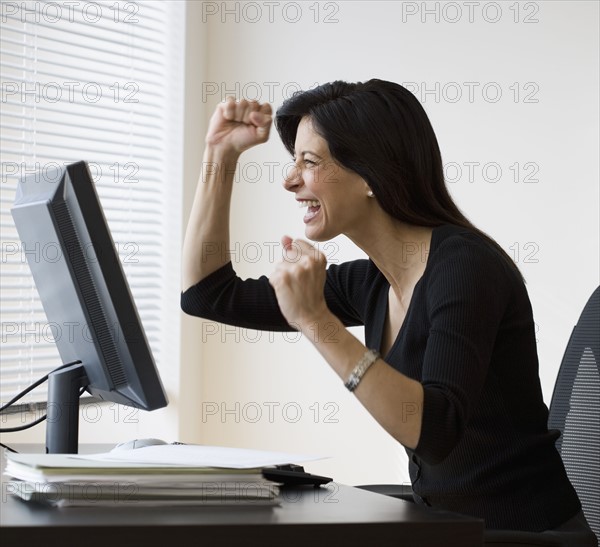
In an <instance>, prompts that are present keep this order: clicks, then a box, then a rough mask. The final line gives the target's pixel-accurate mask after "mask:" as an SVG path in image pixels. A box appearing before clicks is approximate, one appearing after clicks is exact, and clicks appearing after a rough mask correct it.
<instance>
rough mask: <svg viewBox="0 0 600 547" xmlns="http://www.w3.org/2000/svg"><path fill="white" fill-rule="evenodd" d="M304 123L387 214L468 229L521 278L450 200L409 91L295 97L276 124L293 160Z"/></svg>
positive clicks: (342, 87)
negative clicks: (305, 120) (305, 119)
mask: <svg viewBox="0 0 600 547" xmlns="http://www.w3.org/2000/svg"><path fill="white" fill-rule="evenodd" d="M304 116H309V117H310V118H311V121H312V124H313V127H314V129H315V131H316V132H317V133H318V134H319V135H320V136H321V137H323V138H324V139H325V140H326V141H327V143H328V145H329V150H330V152H331V156H332V157H333V159H334V160H336V161H337V162H338V163H339V164H340V165H342V166H343V167H345V168H346V169H350V170H351V171H354V172H355V173H357V174H358V175H360V176H361V177H362V178H363V179H364V180H365V181H366V182H367V184H368V185H369V187H370V188H371V190H372V191H373V193H374V194H375V197H376V198H377V200H378V202H379V204H380V205H381V207H382V208H383V210H384V211H386V212H387V213H388V214H389V215H391V216H392V217H394V218H396V219H398V220H401V221H403V222H406V223H407V224H413V225H417V226H430V227H435V226H440V225H442V224H454V225H457V226H462V227H464V228H467V229H469V230H471V231H473V232H475V233H477V234H478V235H479V236H481V237H482V238H483V239H485V240H486V241H488V242H489V243H490V244H491V245H492V246H493V247H494V248H496V250H497V251H499V253H500V255H501V256H502V257H503V258H504V259H505V260H506V261H507V262H508V263H509V264H510V266H511V267H512V268H514V269H515V270H516V271H517V272H518V273H519V276H521V273H520V272H519V270H518V268H517V266H516V265H515V263H514V262H513V261H512V260H511V258H510V257H509V256H508V254H507V253H506V252H505V251H504V250H503V249H502V247H500V245H498V243H496V241H494V240H493V239H492V238H491V237H489V236H488V235H487V234H485V233H484V232H482V231H481V230H479V229H478V228H476V227H475V226H474V225H473V224H472V223H471V222H470V221H469V220H468V219H467V218H466V217H465V216H464V215H463V214H462V212H461V211H460V209H459V208H458V207H457V206H456V204H455V203H454V201H452V198H451V197H450V194H449V193H448V189H447V187H446V184H445V182H444V168H443V164H442V155H441V153H440V148H439V145H438V142H437V138H436V136H435V133H434V131H433V127H432V126H431V122H430V121H429V118H428V117H427V114H426V112H425V110H424V109H423V107H422V106H421V103H420V102H419V101H418V100H417V98H416V97H415V96H414V95H413V94H412V93H411V92H410V91H408V90H407V89H406V88H404V87H402V86H401V85H399V84H396V83H394V82H387V81H384V80H378V79H372V80H369V81H367V82H358V83H348V82H344V81H340V80H337V81H335V82H331V83H327V84H323V85H320V86H318V87H316V88H314V89H310V90H308V91H298V92H296V93H294V94H293V95H292V96H291V97H289V98H288V99H287V100H286V101H285V102H284V103H283V105H282V106H281V107H280V108H279V109H278V110H277V113H276V118H275V126H276V128H277V131H278V133H279V136H280V137H281V140H282V141H283V144H284V146H285V147H286V149H287V150H288V151H289V152H290V154H292V156H293V155H294V146H295V141H296V133H297V131H298V125H299V124H300V120H301V119H302V118H303V117H304ZM521 277H522V276H521Z"/></svg>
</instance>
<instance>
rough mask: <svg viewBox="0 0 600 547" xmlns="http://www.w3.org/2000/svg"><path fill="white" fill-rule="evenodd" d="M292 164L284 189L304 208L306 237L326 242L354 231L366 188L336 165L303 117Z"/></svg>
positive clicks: (362, 214)
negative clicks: (294, 196) (293, 163)
mask: <svg viewBox="0 0 600 547" xmlns="http://www.w3.org/2000/svg"><path fill="white" fill-rule="evenodd" d="M294 162H295V165H294V167H293V168H292V169H290V171H289V173H288V176H287V177H286V179H285V180H284V181H283V186H284V187H285V189H286V190H289V191H290V192H293V193H294V194H296V200H297V201H298V204H299V206H300V207H302V208H303V211H304V213H305V214H304V224H305V235H306V237H307V238H309V239H311V240H313V241H326V240H329V239H332V238H334V237H336V236H337V235H339V234H348V233H349V232H352V231H354V230H355V229H356V228H357V225H359V224H360V221H361V220H362V219H363V218H366V215H367V207H368V205H367V201H368V200H369V198H368V197H367V191H368V189H369V188H368V186H367V184H366V182H365V181H364V179H362V178H361V177H360V176H359V175H358V174H356V173H355V172H354V171H350V170H348V169H345V168H344V167H342V166H341V165H339V164H338V163H336V162H335V160H334V159H333V158H332V157H331V154H330V153H329V146H328V144H327V141H326V140H325V139H323V137H321V136H320V135H319V134H318V133H317V132H316V131H314V129H313V126H312V122H311V119H310V118H309V117H306V116H305V117H304V118H302V120H301V121H300V124H299V125H298V132H297V134H296V143H295V158H294Z"/></svg>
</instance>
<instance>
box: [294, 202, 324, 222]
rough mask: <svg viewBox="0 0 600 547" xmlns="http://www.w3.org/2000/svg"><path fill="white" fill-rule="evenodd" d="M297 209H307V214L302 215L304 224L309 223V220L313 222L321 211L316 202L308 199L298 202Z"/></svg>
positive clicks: (319, 205)
mask: <svg viewBox="0 0 600 547" xmlns="http://www.w3.org/2000/svg"><path fill="white" fill-rule="evenodd" d="M298 207H307V208H308V212H307V213H306V214H305V215H304V222H305V223H309V222H310V221H311V220H313V219H314V218H315V217H316V216H317V215H318V214H319V211H320V210H321V204H320V203H319V202H318V201H317V200H310V199H305V200H300V201H299V202H298Z"/></svg>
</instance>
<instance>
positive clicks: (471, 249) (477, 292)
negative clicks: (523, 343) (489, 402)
mask: <svg viewBox="0 0 600 547" xmlns="http://www.w3.org/2000/svg"><path fill="white" fill-rule="evenodd" d="M508 268H509V267H508V265H507V264H506V262H505V261H504V260H503V259H502V258H501V257H500V256H499V255H498V254H497V252H496V251H495V250H493V249H491V248H489V247H486V246H485V245H484V244H483V243H482V242H481V241H476V240H469V239H466V238H461V237H450V238H448V239H446V240H445V241H444V242H443V243H442V245H441V246H440V248H439V249H438V250H437V251H436V256H435V260H434V261H433V264H432V267H431V269H430V270H429V271H428V274H427V276H426V278H424V279H423V282H424V283H425V284H426V288H425V294H426V308H427V315H428V318H429V324H430V328H429V334H428V338H427V345H426V348H425V355H424V362H423V368H422V377H421V383H422V385H423V390H424V403H423V418H422V426H421V436H420V439H419V443H418V446H417V447H416V449H415V453H416V454H417V456H419V457H420V458H421V459H422V460H423V461H425V462H427V463H429V464H437V463H439V462H441V461H443V460H444V459H445V458H446V457H447V456H448V454H449V453H450V452H451V451H452V449H453V448H454V447H455V446H456V444H457V443H458V442H459V440H460V439H461V437H462V435H463V433H464V431H465V427H466V426H467V424H468V422H469V419H470V418H471V416H472V413H473V410H474V408H475V407H476V405H477V403H478V400H479V396H480V394H481V391H482V389H483V386H484V383H485V380H486V375H487V373H488V370H489V367H490V362H491V359H492V353H493V350H494V342H495V338H496V335H497V332H498V327H499V325H500V322H501V320H502V317H503V315H504V313H505V310H506V308H507V305H508V302H509V299H510V292H511V289H510V283H509V276H510V275H514V273H512V272H510V271H509V270H508Z"/></svg>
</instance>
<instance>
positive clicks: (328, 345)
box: [301, 313, 423, 449]
mask: <svg viewBox="0 0 600 547" xmlns="http://www.w3.org/2000/svg"><path fill="white" fill-rule="evenodd" d="M301 331H302V333H303V334H304V335H305V336H306V337H307V338H308V339H309V340H310V341H311V342H312V343H313V344H314V345H315V347H316V348H317V350H318V351H319V353H321V355H322V356H323V357H324V358H325V360H326V361H327V362H328V363H329V364H330V366H331V367H332V368H333V369H334V370H335V372H336V373H337V374H338V376H339V377H340V378H341V379H342V380H343V381H344V382H345V381H346V380H347V379H348V377H349V376H350V373H351V372H352V370H353V369H354V367H355V366H356V364H357V363H358V361H359V360H360V359H361V357H362V356H363V355H364V354H365V351H366V350H367V348H366V347H365V346H364V345H363V344H362V343H361V342H360V341H359V340H358V339H357V338H356V337H354V336H353V335H352V334H351V333H350V332H348V331H347V330H346V329H345V327H344V325H343V324H342V323H341V321H340V320H339V319H338V318H337V317H336V316H335V315H333V314H331V313H329V314H327V315H325V316H323V317H322V318H321V319H319V320H316V321H313V322H311V323H309V324H304V325H302V326H301ZM354 394H355V395H356V397H357V398H358V400H359V401H360V402H361V403H362V405H363V406H364V407H365V408H366V409H367V410H368V411H369V413H370V414H371V415H372V416H373V417H374V418H375V420H377V422H378V423H379V424H380V425H381V426H382V427H383V428H384V429H385V430H386V431H387V432H388V433H389V434H390V435H392V436H393V437H394V438H395V439H396V440H397V441H398V442H400V443H401V444H402V445H404V446H406V447H407V448H409V449H414V448H416V446H417V444H418V443H419V437H420V435H421V423H422V418H423V386H422V385H421V384H420V383H419V382H417V381H415V380H412V379H410V378H408V377H407V376H405V375H404V374H402V373H400V372H398V371H397V370H395V369H394V368H392V367H391V366H389V365H387V364H386V363H385V361H383V360H382V359H381V358H379V359H377V360H376V361H375V362H374V363H373V364H372V365H371V367H370V368H369V369H368V370H367V372H366V373H365V375H364V377H363V379H362V381H361V382H360V383H359V385H358V387H357V388H356V389H355V390H354Z"/></svg>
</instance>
